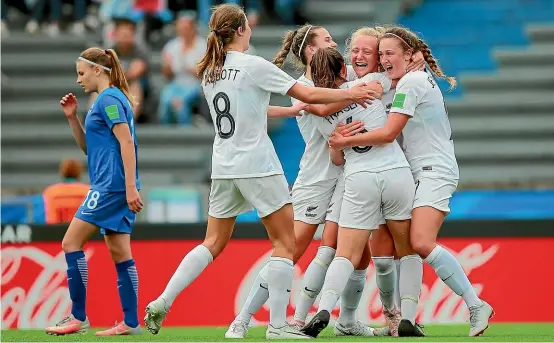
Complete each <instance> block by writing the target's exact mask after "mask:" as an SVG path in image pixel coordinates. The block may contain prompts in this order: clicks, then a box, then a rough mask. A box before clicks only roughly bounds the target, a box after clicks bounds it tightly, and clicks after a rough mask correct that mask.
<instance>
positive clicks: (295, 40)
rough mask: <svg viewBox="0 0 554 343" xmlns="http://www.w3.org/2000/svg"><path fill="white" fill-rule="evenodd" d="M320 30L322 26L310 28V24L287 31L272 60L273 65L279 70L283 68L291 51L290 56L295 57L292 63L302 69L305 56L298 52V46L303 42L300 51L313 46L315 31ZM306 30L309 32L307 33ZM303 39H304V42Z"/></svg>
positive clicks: (304, 63)
mask: <svg viewBox="0 0 554 343" xmlns="http://www.w3.org/2000/svg"><path fill="white" fill-rule="evenodd" d="M321 28H322V26H312V25H310V24H305V25H304V26H302V27H300V28H299V29H297V30H295V31H288V32H287V34H286V35H285V37H284V38H283V43H282V45H281V49H280V50H279V52H278V53H277V55H275V58H274V59H273V64H275V65H276V66H278V67H279V68H283V65H284V64H285V61H286V59H287V56H288V54H289V52H291V51H292V54H293V55H294V57H295V58H294V61H295V62H296V66H297V67H298V68H299V69H302V68H304V67H305V66H306V65H307V63H308V62H307V60H306V55H305V54H304V53H303V51H300V48H301V47H300V45H302V41H304V44H303V45H302V49H304V48H305V47H307V46H308V45H313V43H314V39H315V38H316V37H317V32H316V30H317V29H321ZM308 30H309V31H310V32H308ZM306 33H307V35H306ZM304 37H306V39H305V40H304Z"/></svg>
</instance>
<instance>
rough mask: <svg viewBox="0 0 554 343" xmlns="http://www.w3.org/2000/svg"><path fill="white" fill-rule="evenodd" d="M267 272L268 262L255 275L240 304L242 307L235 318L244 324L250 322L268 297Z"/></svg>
mask: <svg viewBox="0 0 554 343" xmlns="http://www.w3.org/2000/svg"><path fill="white" fill-rule="evenodd" d="M268 272H269V263H266V265H265V266H264V267H263V268H262V270H260V272H259V273H258V275H256V278H255V279H254V283H253V284H252V287H251V288H250V293H248V297H247V298H246V302H245V303H244V305H242V308H241V309H240V312H239V314H238V316H237V319H239V320H240V321H241V322H243V323H246V324H248V323H250V319H252V316H253V315H254V314H256V312H258V310H259V309H260V308H262V306H263V305H264V304H265V302H266V301H267V299H268V298H269V290H268V286H267V276H268Z"/></svg>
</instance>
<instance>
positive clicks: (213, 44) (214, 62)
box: [196, 30, 225, 84]
mask: <svg viewBox="0 0 554 343" xmlns="http://www.w3.org/2000/svg"><path fill="white" fill-rule="evenodd" d="M224 62H225V47H224V44H223V41H222V39H221V38H220V37H218V34H217V33H216V31H214V30H212V31H211V32H210V34H209V35H208V41H207V44H206V53H205V54H204V57H202V59H201V60H200V62H198V64H197V65H196V75H197V76H198V78H199V79H202V77H204V80H205V81H206V84H208V83H214V82H215V81H216V80H217V78H218V77H219V75H220V74H221V70H222V69H223V63H224Z"/></svg>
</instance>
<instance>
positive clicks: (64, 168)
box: [60, 159, 83, 180]
mask: <svg viewBox="0 0 554 343" xmlns="http://www.w3.org/2000/svg"><path fill="white" fill-rule="evenodd" d="M82 171H83V164H82V163H81V161H80V160H77V159H67V160H63V161H62V162H61V163H60V175H61V176H62V177H63V178H72V179H77V180H78V179H79V178H80V177H81V172H82Z"/></svg>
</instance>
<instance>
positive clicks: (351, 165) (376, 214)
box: [302, 48, 422, 337]
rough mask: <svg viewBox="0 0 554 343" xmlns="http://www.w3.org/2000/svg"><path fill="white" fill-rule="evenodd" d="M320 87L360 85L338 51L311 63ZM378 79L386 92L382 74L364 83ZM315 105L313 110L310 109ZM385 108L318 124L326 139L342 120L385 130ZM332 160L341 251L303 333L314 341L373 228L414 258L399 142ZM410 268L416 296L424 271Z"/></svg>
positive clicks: (407, 181)
mask: <svg viewBox="0 0 554 343" xmlns="http://www.w3.org/2000/svg"><path fill="white" fill-rule="evenodd" d="M311 68H312V73H313V79H314V83H315V85H316V86H323V87H329V88H339V87H341V88H349V87H352V86H353V85H354V84H355V83H356V82H359V80H358V81H354V82H345V78H344V76H345V75H344V72H345V69H346V68H345V64H344V59H343V57H342V56H341V54H340V53H339V52H338V51H337V50H335V49H331V48H328V49H320V50H318V52H316V54H315V56H314V58H313V59H312V62H311ZM373 77H376V78H378V79H379V80H380V81H381V82H382V84H383V90H384V91H388V90H389V89H390V86H391V81H390V80H389V79H388V78H387V77H386V76H384V75H383V74H368V75H366V77H365V80H363V81H369V78H373ZM310 107H312V106H310ZM386 118H387V115H386V112H385V107H384V106H383V104H382V102H381V101H379V100H376V101H374V103H373V104H372V105H371V106H370V107H368V108H362V107H361V106H358V105H356V104H353V105H350V106H347V107H345V108H343V109H342V110H340V111H338V112H336V113H335V114H333V115H331V116H329V117H325V118H318V119H319V120H317V121H316V125H317V127H318V129H319V130H320V131H321V133H322V134H323V135H324V136H325V137H329V136H330V135H331V133H332V132H333V131H334V130H335V128H336V126H337V124H338V123H339V122H347V123H348V122H350V121H352V120H354V119H357V120H361V121H363V123H364V128H365V130H371V129H374V128H378V127H382V126H384V124H385V122H386ZM330 153H331V159H332V160H333V162H334V163H335V164H337V165H343V164H344V165H345V167H344V178H345V192H344V198H343V201H342V205H341V210H340V216H339V234H338V246H337V253H336V256H335V258H334V259H333V261H332V263H331V265H330V266H329V270H328V272H327V275H326V277H325V283H324V286H323V290H322V297H321V300H320V303H319V308H318V313H317V314H316V315H315V316H314V318H313V319H312V320H311V321H310V322H309V323H308V324H307V325H306V326H305V327H304V328H303V329H302V331H303V332H305V333H306V334H308V335H310V336H312V337H316V336H317V335H318V334H319V332H320V331H321V330H322V329H324V328H325V327H326V326H327V324H328V323H329V320H330V312H331V311H332V309H333V308H334V307H335V304H336V302H337V301H338V299H339V297H340V296H341V294H342V292H343V290H344V288H345V286H346V284H347V281H348V278H349V277H350V275H351V274H352V272H353V271H354V268H355V267H356V266H357V265H358V263H359V262H360V260H361V257H362V252H363V250H364V248H365V247H366V245H367V242H368V240H369V236H370V233H371V231H372V230H375V229H377V228H378V227H379V226H380V225H382V224H384V223H385V221H384V220H383V218H384V219H385V220H386V223H387V225H388V227H389V228H390V230H391V232H392V233H393V236H394V238H395V242H396V244H397V247H398V251H399V255H400V256H401V257H407V258H409V257H410V256H413V255H414V253H413V250H412V248H411V246H410V242H409V228H410V217H411V208H412V204H413V196H414V192H415V185H414V184H413V177H412V175H411V172H410V169H409V165H408V162H407V161H406V158H405V157H404V154H403V152H402V150H401V148H400V146H399V145H398V143H397V142H396V141H394V142H391V143H390V144H382V145H379V146H356V147H353V148H350V149H346V150H345V151H344V152H343V151H340V150H336V149H331V150H330ZM411 262H412V263H411V267H412V268H408V269H405V270H404V271H403V273H402V274H403V275H402V276H403V277H407V278H409V279H412V286H413V287H411V288H409V289H406V291H407V293H409V295H410V296H411V297H413V298H416V299H417V297H418V296H419V291H420V285H421V277H422V273H421V272H419V273H413V270H416V269H417V268H415V267H417V265H418V264H419V265H421V262H419V261H417V260H414V259H411Z"/></svg>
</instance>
